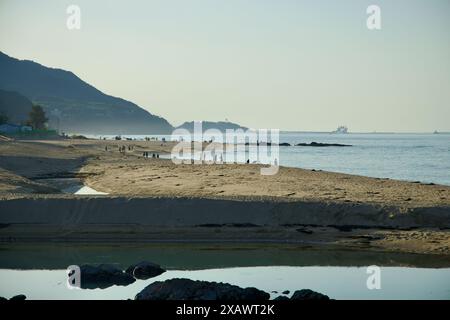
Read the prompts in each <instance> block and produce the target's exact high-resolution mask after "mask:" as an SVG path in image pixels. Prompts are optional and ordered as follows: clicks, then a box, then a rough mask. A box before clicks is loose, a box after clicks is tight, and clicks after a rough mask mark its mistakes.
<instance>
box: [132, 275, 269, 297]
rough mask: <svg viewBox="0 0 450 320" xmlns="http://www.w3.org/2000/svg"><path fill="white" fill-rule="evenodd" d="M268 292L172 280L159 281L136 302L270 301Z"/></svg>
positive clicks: (140, 295) (225, 285) (149, 287)
mask: <svg viewBox="0 0 450 320" xmlns="http://www.w3.org/2000/svg"><path fill="white" fill-rule="evenodd" d="M269 298H270V295H269V294H268V293H267V292H264V291H261V290H258V289H256V288H245V289H244V288H240V287H238V286H234V285H231V284H228V283H217V282H209V281H193V280H189V279H170V280H166V281H157V282H154V283H152V284H150V285H148V286H147V287H145V288H144V289H143V290H142V291H141V292H139V293H138V294H137V295H136V297H135V300H268V299H269Z"/></svg>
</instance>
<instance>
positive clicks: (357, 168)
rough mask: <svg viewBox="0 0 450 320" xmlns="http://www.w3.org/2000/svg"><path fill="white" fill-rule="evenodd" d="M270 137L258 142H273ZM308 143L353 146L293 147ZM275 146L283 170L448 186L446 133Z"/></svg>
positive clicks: (323, 137)
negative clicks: (333, 173)
mask: <svg viewBox="0 0 450 320" xmlns="http://www.w3.org/2000/svg"><path fill="white" fill-rule="evenodd" d="M89 137H91V138H106V139H114V137H115V136H98V135H90V136H89ZM121 137H122V138H123V139H126V138H128V139H137V140H144V139H145V138H146V137H147V138H150V139H158V140H159V141H161V140H163V139H165V140H166V141H171V140H180V136H178V135H177V136H170V135H122V136H121ZM269 138H270V137H269ZM269 138H268V139H267V140H264V139H261V140H260V141H262V142H264V141H273V140H269ZM183 139H184V141H189V140H198V139H194V138H192V137H187V136H183ZM216 141H217V140H216ZM311 142H317V143H327V144H345V145H351V147H333V146H331V147H310V146H296V145H297V144H299V143H307V144H309V143H311ZM279 143H289V144H290V145H291V146H280V147H279V155H278V156H277V157H276V159H277V163H278V164H280V165H282V166H287V167H295V168H304V169H315V170H325V171H333V172H340V173H348V174H355V175H362V176H367V177H375V178H389V179H398V180H405V181H413V182H416V181H420V182H422V183H435V184H443V185H450V134H449V133H441V134H432V133H348V134H336V133H310V132H281V133H280V134H279ZM235 153H236V152H235ZM192 157H193V158H195V157H197V158H199V157H200V156H195V155H194V156H192ZM225 158H226V157H225ZM229 158H230V157H229ZM231 158H233V159H247V158H249V155H248V153H247V154H246V155H235V157H231ZM206 160H208V158H206ZM210 160H212V159H210ZM224 161H226V159H225V160H224Z"/></svg>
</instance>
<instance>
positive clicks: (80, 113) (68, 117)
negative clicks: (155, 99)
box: [0, 52, 173, 134]
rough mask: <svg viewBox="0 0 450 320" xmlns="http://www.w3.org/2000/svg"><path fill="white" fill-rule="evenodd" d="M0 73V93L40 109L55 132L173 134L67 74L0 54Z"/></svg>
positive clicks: (133, 108) (158, 120)
mask: <svg viewBox="0 0 450 320" xmlns="http://www.w3.org/2000/svg"><path fill="white" fill-rule="evenodd" d="M0 70H1V72H0V89H3V90H5V91H15V92H18V93H20V94H22V95H24V96H25V97H27V98H28V99H29V100H31V101H32V102H33V103H35V104H39V105H41V106H42V107H43V108H44V111H45V112H46V114H47V117H48V118H49V119H50V121H49V122H50V126H51V127H53V128H55V129H58V128H57V126H59V129H60V130H61V131H64V132H69V133H70V132H72V133H73V132H77V133H92V134H168V133H170V132H172V130H173V127H172V126H171V125H170V123H169V122H167V121H166V120H165V119H164V118H161V117H158V116H156V115H153V114H151V113H149V112H148V111H146V110H144V109H142V108H141V107H139V106H137V105H136V104H134V103H132V102H130V101H127V100H124V99H121V98H116V97H113V96H110V95H107V94H104V93H103V92H101V91H100V90H98V89H96V88H94V87H93V86H91V85H90V84H88V83H86V82H84V81H83V80H81V79H80V78H78V77H77V76H76V75H75V74H73V73H72V72H70V71H65V70H61V69H54V68H49V67H45V66H43V65H40V64H38V63H36V62H33V61H28V60H18V59H15V58H12V57H10V56H8V55H6V54H4V53H2V52H0ZM8 108H13V107H12V106H11V107H8Z"/></svg>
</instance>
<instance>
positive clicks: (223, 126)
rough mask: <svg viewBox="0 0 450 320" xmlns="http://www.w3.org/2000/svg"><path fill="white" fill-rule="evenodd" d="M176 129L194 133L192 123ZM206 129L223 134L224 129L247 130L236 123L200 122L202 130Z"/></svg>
mask: <svg viewBox="0 0 450 320" xmlns="http://www.w3.org/2000/svg"><path fill="white" fill-rule="evenodd" d="M196 122H197V121H196ZM177 129H187V130H188V131H189V132H194V121H190V122H185V123H183V124H182V125H180V126H178V127H177ZM208 129H219V130H220V131H222V132H225V130H226V129H233V130H236V129H243V130H247V129H248V128H246V127H242V126H240V125H239V124H237V123H233V122H228V121H218V122H213V121H202V130H203V131H206V130H208Z"/></svg>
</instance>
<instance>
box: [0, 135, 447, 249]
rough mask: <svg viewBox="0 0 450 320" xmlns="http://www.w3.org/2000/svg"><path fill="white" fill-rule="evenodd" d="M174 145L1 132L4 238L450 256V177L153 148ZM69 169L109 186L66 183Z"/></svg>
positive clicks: (89, 182) (0, 196) (0, 208)
mask: <svg viewBox="0 0 450 320" xmlns="http://www.w3.org/2000/svg"><path fill="white" fill-rule="evenodd" d="M128 145H132V146H133V148H132V150H128ZM173 145H174V143H172V142H167V143H166V142H161V141H106V140H70V139H67V140H52V141H1V142H0V199H1V201H0V223H1V226H2V228H1V229H0V239H1V241H19V242H20V241H94V242H95V241H98V242H112V241H130V242H131V241H149V242H158V241H167V242H171V241H173V242H180V241H203V242H204V241H229V242H279V243H285V242H288V243H290V242H293V243H297V242H298V243H307V244H311V245H328V246H337V247H340V248H346V249H358V250H361V249H364V250H375V251H390V252H412V253H425V254H438V255H444V256H448V257H450V231H449V229H450V187H448V186H442V185H434V184H424V183H420V182H403V181H396V180H390V179H380V178H368V177H362V176H355V175H347V174H340V173H332V172H324V171H312V170H303V169H297V168H286V167H280V170H279V173H278V174H276V175H274V176H263V175H260V174H259V173H260V165H256V164H203V165H190V164H183V165H176V164H174V163H172V161H170V160H165V159H152V158H150V159H147V158H144V157H142V154H143V152H145V151H147V152H150V154H152V153H155V154H156V153H157V154H161V155H163V154H167V153H169V152H170V150H171V149H172V147H173ZM120 146H125V147H126V148H125V149H126V152H125V153H120V152H119V151H118V150H119V147H120ZM105 147H107V148H105ZM64 179H76V180H78V181H80V182H81V183H83V184H84V185H86V186H89V187H91V188H93V189H95V190H97V191H100V192H104V193H107V194H108V195H103V196H95V195H89V196H79V195H73V194H68V193H64V192H62V191H61V182H60V181H59V180H64ZM57 181H59V182H58V183H57ZM44 209H45V210H44Z"/></svg>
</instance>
